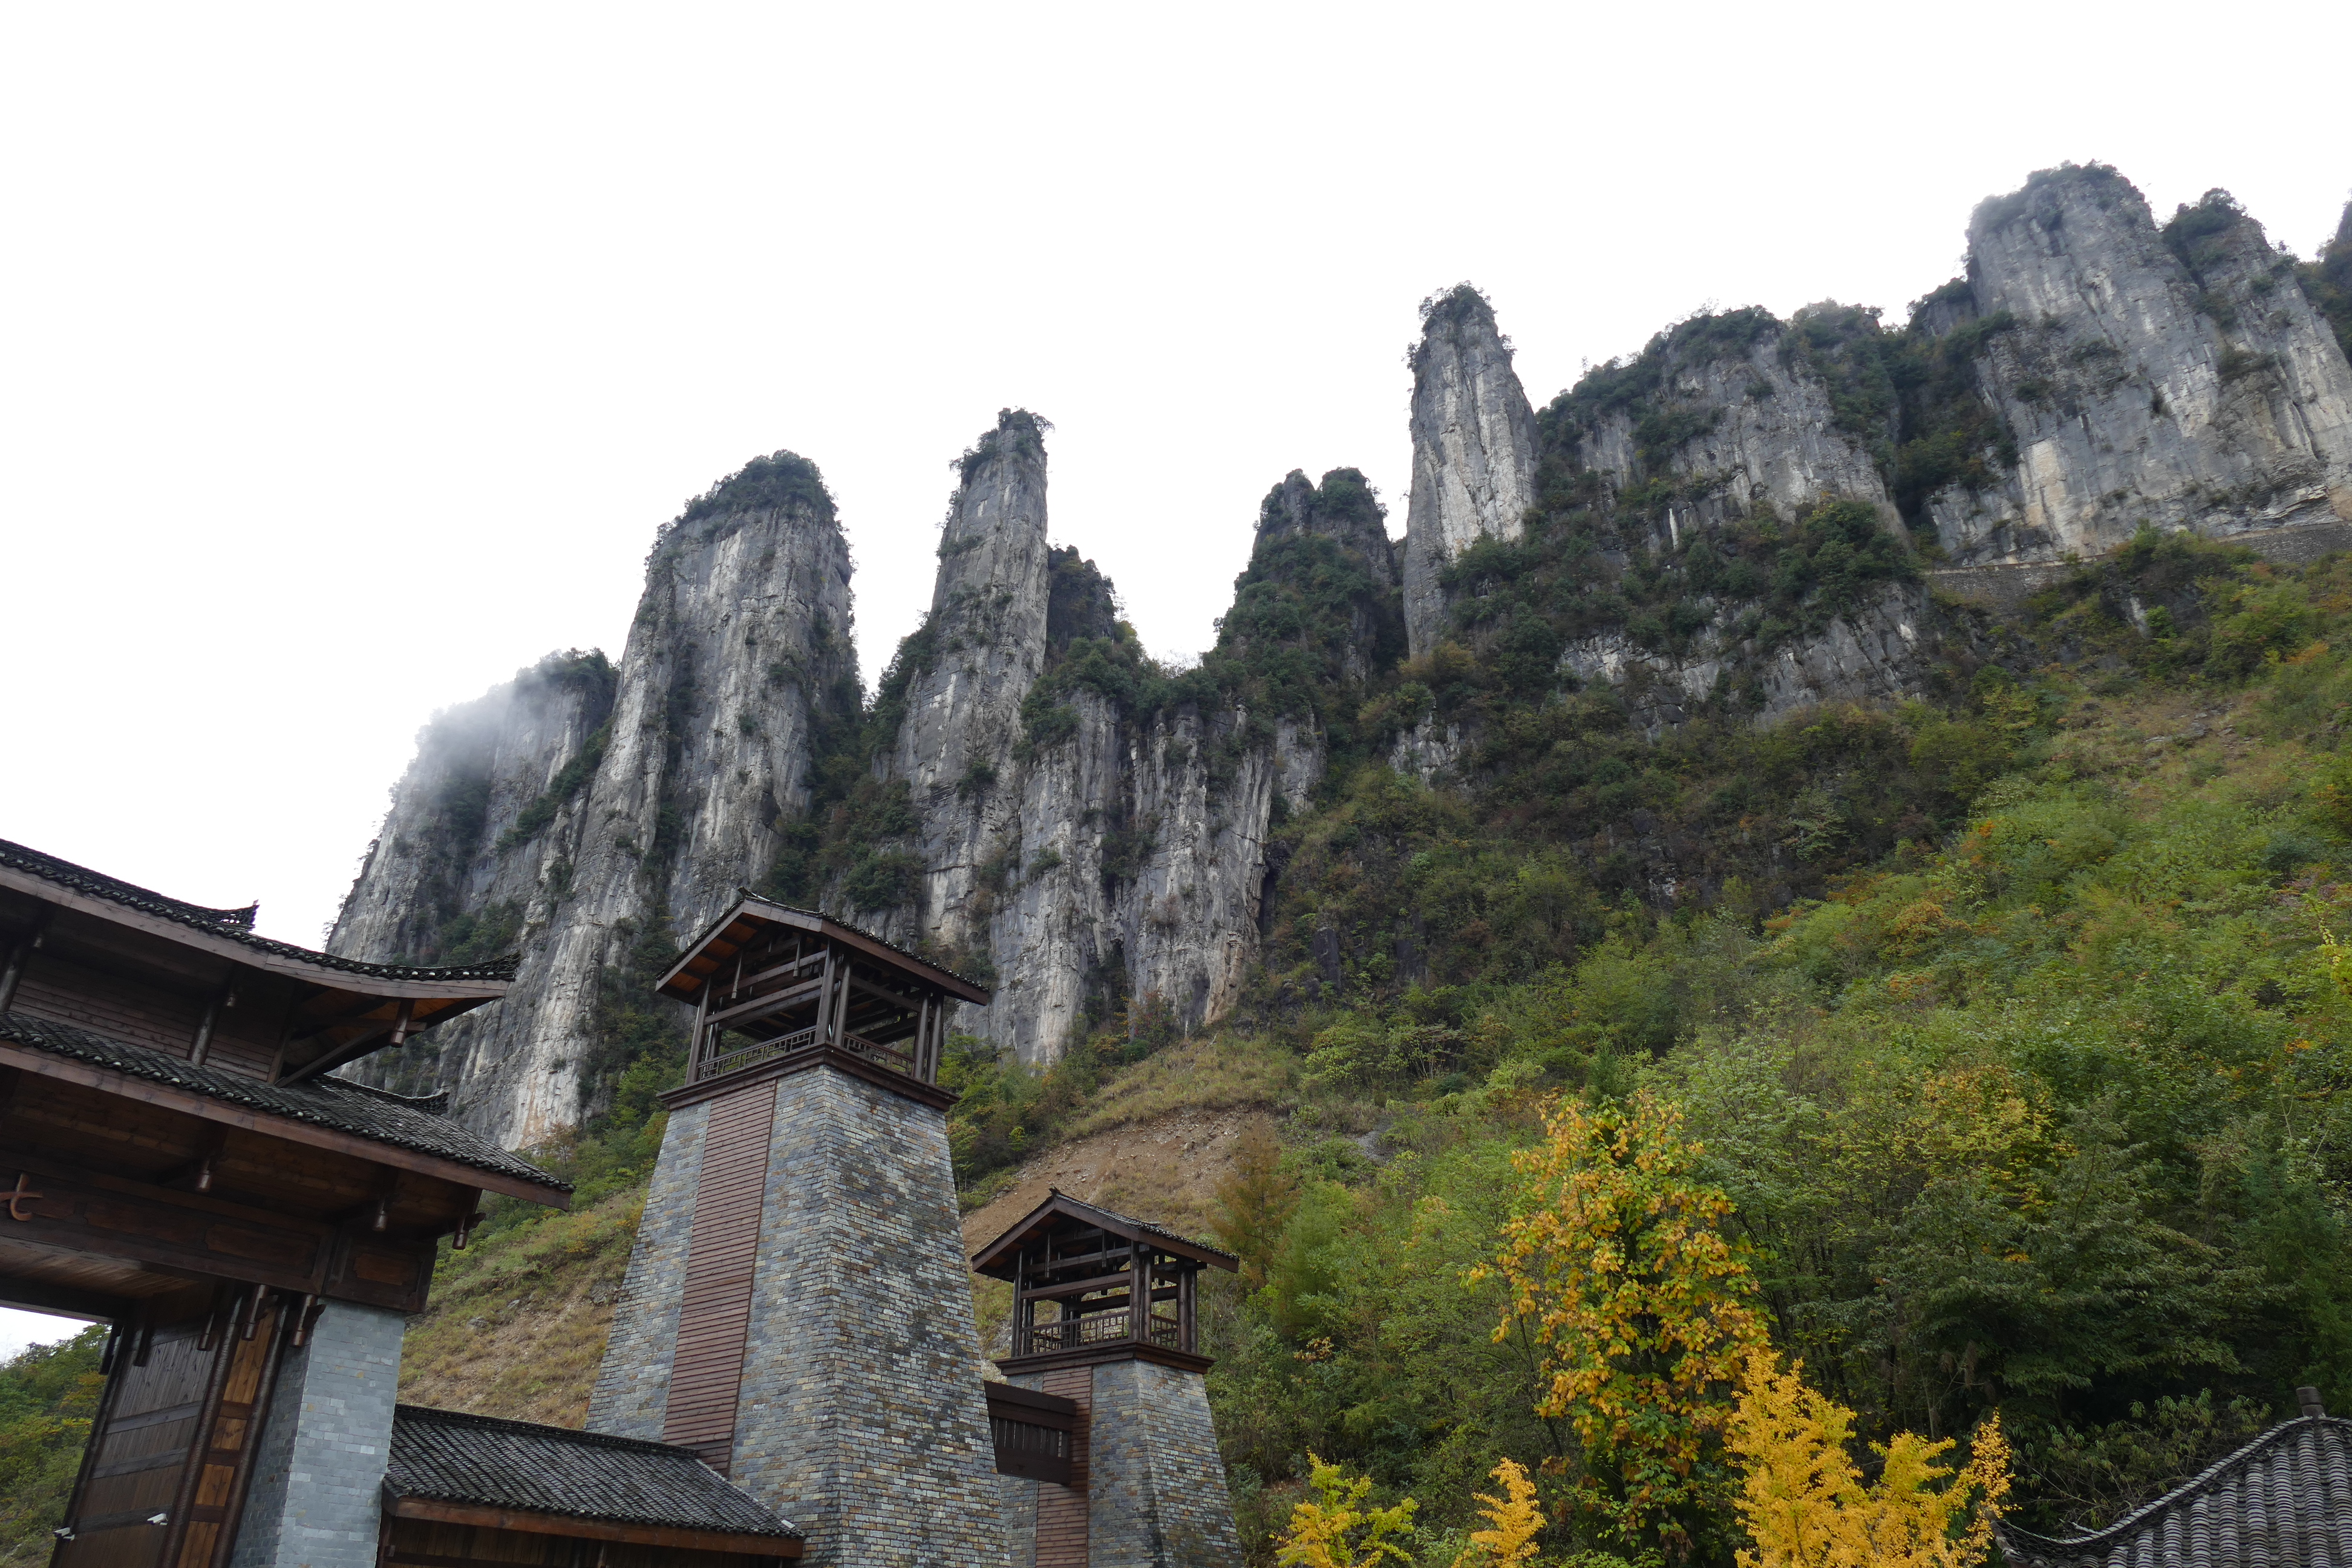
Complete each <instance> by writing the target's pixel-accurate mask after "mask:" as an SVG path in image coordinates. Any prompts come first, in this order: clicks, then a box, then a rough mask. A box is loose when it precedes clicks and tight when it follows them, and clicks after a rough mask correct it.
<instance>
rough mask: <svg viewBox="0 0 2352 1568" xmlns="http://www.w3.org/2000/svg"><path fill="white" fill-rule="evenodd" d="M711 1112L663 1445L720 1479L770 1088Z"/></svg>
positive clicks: (755, 1250)
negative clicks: (686, 1453)
mask: <svg viewBox="0 0 2352 1568" xmlns="http://www.w3.org/2000/svg"><path fill="white" fill-rule="evenodd" d="M709 1114H710V1126H709V1131H707V1132H706V1133H705V1134H704V1139H703V1152H702V1172H701V1176H700V1179H699V1180H698V1182H697V1183H696V1185H695V1194H694V1220H693V1225H692V1228H691V1229H690V1230H689V1232H688V1237H687V1252H686V1287H685V1290H684V1292H683V1295H682V1299H681V1303H680V1308H679V1311H678V1323H677V1348H676V1350H675V1351H673V1352H672V1354H671V1361H670V1377H669V1403H668V1405H667V1409H666V1411H665V1413H664V1415H663V1422H662V1440H663V1441H664V1442H667V1443H675V1444H677V1445H678V1446H679V1447H684V1448H691V1449H693V1450H694V1451H695V1452H696V1453H697V1454H698V1455H700V1456H701V1458H702V1460H703V1462H704V1463H705V1464H708V1465H709V1467H710V1468H712V1469H714V1470H717V1471H718V1472H719V1474H720V1475H725V1474H726V1473H727V1470H728V1466H729V1462H730V1459H731V1458H732V1457H733V1453H734V1447H735V1405H736V1400H737V1398H738V1396H739V1394H740V1391H741V1387H742V1381H743V1353H744V1342H745V1338H746V1336H747V1335H748V1334H749V1333H750V1331H751V1288H752V1285H753V1282H754V1279H755V1275H756V1272H757V1268H758V1263H759V1250H760V1218H761V1209H762V1206H763V1205H764V1201H765V1198H766V1194H767V1185H768V1141H769V1138H770V1135H771V1134H772V1131H774V1126H775V1117H776V1086H775V1084H774V1083H773V1082H769V1083H761V1084H755V1085H752V1086H751V1087H750V1088H747V1089H740V1090H738V1091H737V1092H735V1093H733V1094H730V1095H726V1096H723V1097H722V1098H720V1099H719V1100H713V1101H711V1104H710V1112H709Z"/></svg>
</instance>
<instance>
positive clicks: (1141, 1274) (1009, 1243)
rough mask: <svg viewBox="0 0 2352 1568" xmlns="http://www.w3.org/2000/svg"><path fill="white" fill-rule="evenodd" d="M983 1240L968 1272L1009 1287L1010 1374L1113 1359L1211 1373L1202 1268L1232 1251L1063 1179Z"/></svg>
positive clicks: (1228, 1261) (1220, 1263)
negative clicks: (1111, 1206) (1203, 1328)
mask: <svg viewBox="0 0 2352 1568" xmlns="http://www.w3.org/2000/svg"><path fill="white" fill-rule="evenodd" d="M1048 1191H1049V1192H1050V1193H1051V1194H1052V1195H1051V1196H1049V1197H1048V1198H1046V1200H1045V1202H1044V1203H1042V1204H1040V1205H1037V1207H1036V1208H1034V1209H1033V1210H1032V1211H1030V1213H1029V1214H1028V1215H1027V1216H1026V1217H1024V1218H1023V1219H1021V1220H1019V1221H1018V1222H1016V1223H1015V1224H1014V1225H1013V1228H1012V1229H1010V1230H1008V1231H1006V1232H1005V1233H1004V1234H1003V1236H1000V1237H997V1238H996V1239H995V1240H994V1241H992V1242H991V1243H989V1245H988V1246H987V1247H983V1248H982V1250H981V1251H980V1252H979V1253H978V1254H976V1255H975V1256H974V1257H973V1258H972V1260H971V1267H972V1271H973V1272H974V1273H976V1274H985V1275H988V1276H989V1277H991V1278H992V1279H1002V1280H1003V1281H1005V1282H1006V1283H1007V1284H1009V1285H1011V1286H1012V1287H1013V1353H1012V1354H1011V1355H1010V1356H1007V1357H1006V1358H1004V1360H1003V1362H1002V1363H999V1364H1001V1365H1002V1366H1003V1368H1004V1370H1005V1371H1006V1372H1007V1373H1013V1372H1029V1371H1043V1370H1045V1369H1047V1368H1050V1367H1061V1366H1074V1365H1082V1364H1085V1363H1089V1362H1093V1361H1100V1360H1108V1359H1111V1358H1114V1357H1123V1356H1140V1357H1143V1358H1144V1359H1146V1360H1149V1361H1156V1362H1160V1363H1164V1364H1166V1365H1169V1366H1173V1367H1180V1368H1182V1369H1183V1370H1185V1371H1188V1372H1206V1371H1208V1369H1209V1365H1210V1363H1209V1360H1208V1358H1207V1357H1205V1356H1203V1355H1202V1354H1201V1353H1200V1300H1201V1287H1200V1281H1201V1273H1202V1270H1203V1269H1207V1268H1223V1269H1227V1270H1231V1269H1234V1268H1236V1267H1237V1266H1238V1260H1237V1259H1235V1258H1234V1256H1233V1254H1231V1253H1229V1252H1226V1251H1224V1250H1223V1249H1222V1248H1220V1247H1211V1246H1209V1245H1208V1244H1207V1243H1206V1242H1200V1241H1192V1240H1188V1239H1186V1238H1185V1237H1181V1236H1178V1235H1177V1234H1176V1233H1175V1232H1174V1231H1172V1230H1169V1229H1167V1228H1166V1227H1164V1226H1157V1225H1153V1224H1150V1223H1149V1222H1148V1221H1145V1220H1139V1219H1130V1218H1129V1217H1128V1216H1127V1215H1119V1214H1113V1213H1112V1212H1111V1211H1110V1210H1108V1209H1105V1208H1097V1207H1096V1206H1095V1205H1092V1204H1087V1203H1081V1202H1079V1201H1078V1200H1077V1199H1076V1198H1074V1197H1071V1196H1070V1195H1069V1194H1066V1193H1065V1192H1063V1191H1062V1190H1061V1189H1060V1188H1059V1187H1053V1188H1049V1189H1048Z"/></svg>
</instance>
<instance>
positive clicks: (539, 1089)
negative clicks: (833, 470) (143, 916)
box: [328, 453, 856, 1145]
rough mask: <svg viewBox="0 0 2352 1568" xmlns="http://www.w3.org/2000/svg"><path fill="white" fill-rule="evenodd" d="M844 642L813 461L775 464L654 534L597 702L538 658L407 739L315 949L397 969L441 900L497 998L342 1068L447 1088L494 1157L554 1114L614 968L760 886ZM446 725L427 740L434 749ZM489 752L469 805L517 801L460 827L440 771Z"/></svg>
mask: <svg viewBox="0 0 2352 1568" xmlns="http://www.w3.org/2000/svg"><path fill="white" fill-rule="evenodd" d="M849 631H850V592H849V552H848V546H847V545H846V543H845V542H844V540H843V538H842V535H841V531H840V527H839V525H838V523H837V522H836V521H835V516H834V509H833V502H832V500H831V498H830V497H829V496H828V495H827V494H826V493H825V489H824V482H823V480H822V479H821V478H820V477H819V475H818V474H817V471H816V468H815V467H814V465H813V464H811V463H808V462H807V461H806V460H804V459H803V458H797V457H794V456H793V455H792V454H791V453H778V454H776V455H775V456H774V457H772V458H761V459H758V460H756V461H754V462H753V463H751V465H749V466H748V467H746V468H744V469H743V470H742V471H741V472H740V473H738V474H736V475H734V476H732V477H730V479H727V480H725V481H723V482H721V483H720V484H719V485H718V486H715V487H714V488H713V489H711V490H710V491H709V492H708V493H707V494H705V495H703V496H701V497H699V498H698V499H697V500H694V501H692V502H690V503H689V504H688V507H687V508H686V510H685V511H684V512H683V513H682V514H681V515H680V516H679V518H678V519H677V521H676V522H674V523H671V524H669V525H668V526H667V527H666V528H664V529H663V530H662V531H661V533H660V535H659V537H658V539H657V540H656V543H655V546H654V549H653V552H652V553H651V555H650V556H648V557H647V560H646V586H645V592H644V595H643V596H642V597H641V598H640V600H639V602H638V606H637V614H636V618H635V621H634V623H633V624H632V626H631V627H630V632H629V641H628V647H627V649H626V651H625V654H624V655H623V657H622V659H621V663H620V667H619V668H618V670H617V672H613V673H611V674H610V675H609V676H607V677H606V678H605V679H606V684H605V685H604V687H603V693H604V694H603V696H602V698H601V700H592V699H593V698H594V697H595V692H596V689H597V688H596V684H595V682H593V681H589V680H586V679H585V678H584V677H579V676H562V672H561V671H558V672H557V674H556V675H555V676H551V675H549V674H548V673H546V672H549V671H550V670H551V667H552V666H554V665H555V664H556V661H552V660H551V661H549V663H547V664H542V665H541V667H540V669H539V671H537V672H532V675H531V676H530V677H528V678H525V679H518V681H517V682H516V684H515V686H514V687H513V688H512V689H509V690H507V691H505V692H504V693H498V692H494V693H492V694H491V696H490V697H488V698H486V699H484V700H482V701H481V702H479V703H476V704H473V705H471V706H470V707H469V708H468V709H467V710H460V712H459V714H456V715H450V716H445V719H444V720H443V721H441V722H440V723H438V724H436V726H435V727H434V728H433V729H430V730H428V731H427V732H426V734H427V738H428V742H429V743H427V744H425V745H423V746H421V747H420V752H419V755H418V758H417V761H416V763H415V765H414V766H412V768H411V770H410V772H409V774H408V776H407V777H406V778H404V780H403V781H402V783H401V784H400V786H399V787H398V788H397V789H396V790H395V791H394V805H393V809H392V812H391V814H390V815H389V816H387V818H386V820H385V823H384V826H383V831H382V832H381V833H380V834H379V835H378V837H377V840H376V843H375V845H374V847H373V848H372V849H371V850H370V852H369V855H368V858H367V861H366V863H365V865H364V866H363V867H362V870H361V873H360V876H359V879H358V881H357V882H356V883H355V884H354V885H353V887H352V891H351V893H350V895H349V896H348V897H347V899H346V900H345V902H344V907H343V912H342V915H341V919H339V920H338V921H337V922H336V927H335V931H334V932H333V934H332V936H331V938H330V939H329V942H328V950H329V951H330V952H340V953H348V954H350V955H352V956H353V957H359V958H369V959H394V958H401V957H405V956H411V955H412V953H413V950H414V944H415V942H416V941H417V940H418V936H419V934H420V932H421V931H423V929H424V923H425V922H426V921H436V920H438V921H440V924H439V925H438V926H436V930H445V931H446V930H448V929H451V928H450V923H449V921H448V920H447V919H446V917H441V916H438V915H437V914H436V911H437V910H442V909H444V908H453V907H454V908H455V910H456V911H457V919H458V921H459V922H461V923H460V925H459V926H458V928H457V929H459V930H460V931H463V930H464V929H465V928H463V926H462V921H464V920H466V919H471V920H473V921H475V922H476V928H475V929H474V931H473V932H472V937H473V940H475V941H477V942H478V941H480V940H481V936H482V927H483V925H484V922H494V923H495V925H496V927H497V929H499V931H500V934H501V935H503V936H506V937H509V938H510V939H511V941H512V942H513V943H515V944H517V945H519V946H520V951H521V953H522V958H523V963H522V969H521V973H520V976H519V978H518V981H517V984H516V986H515V989H514V991H513V992H512V993H510V994H509V996H508V998H507V1000H506V1001H505V1002H504V1003H503V1004H502V1005H499V1006H497V1007H493V1008H485V1009H483V1010H482V1011H481V1012H479V1013H478V1014H472V1015H469V1016H467V1017H465V1018H463V1019H460V1020H458V1021H457V1022H456V1023H454V1024H452V1025H450V1026H447V1027H446V1028H443V1029H439V1030H436V1031H435V1032H434V1033H433V1034H432V1035H430V1036H427V1037H424V1038H423V1039H420V1040H419V1041H417V1042H416V1043H415V1045H413V1046H411V1047H406V1048H404V1050H402V1051H400V1052H394V1053H384V1054H382V1055H379V1056H377V1057H374V1058H370V1059H369V1061H368V1062H366V1063H364V1064H362V1065H361V1066H360V1067H359V1068H354V1069H353V1072H354V1074H355V1075H364V1076H365V1077H366V1078H367V1079H369V1080H371V1081H376V1082H380V1083H385V1084H391V1085H398V1086H400V1087H403V1088H406V1089H428V1088H440V1089H450V1090H452V1091H454V1093H453V1100H454V1103H455V1106H456V1108H457V1111H458V1113H459V1114H461V1115H463V1116H464V1117H465V1118H466V1119H467V1121H469V1122H470V1123H471V1124H473V1125H474V1126H476V1127H478V1128H479V1129H481V1130H482V1131H485V1132H487V1133H488V1134H489V1135H491V1136H493V1137H495V1138H498V1139H499V1140H500V1141H501V1142H506V1143H508V1144H509V1145H520V1144H528V1143H531V1142H538V1141H539V1140H541V1139H543V1138H545V1137H547V1136H548V1135H550V1134H551V1133H553V1132H555V1131H559V1130H561V1129H562V1128H565V1127H568V1126H571V1125H572V1124H573V1123H575V1122H576V1121H578V1120H579V1119H580V1117H581V1116H582V1114H583V1112H584V1111H585V1110H587V1109H588V1106H587V1104H586V1103H585V1097H586V1096H587V1095H589V1094H593V1092H594V1091H596V1090H597V1089H600V1088H603V1087H604V1085H602V1084H601V1083H600V1082H599V1079H600V1077H601V1076H602V1074H603V1072H604V1070H605V1069H608V1068H617V1067H618V1066H620V1065H622V1063H621V1060H620V1059H619V1057H620V1055H621V1054H624V1053H625V1052H626V1051H627V1050H628V1049H629V1048H630V1047H629V1043H628V1042H625V1041H622V1040H619V1039H616V1038H615V1033H616V1029H617V1025H616V1021H615V1019H614V1016H612V1014H613V1008H614V999H615V994H616V984H615V982H616V978H617V977H618V976H619V975H621V974H622V973H624V972H625V970H626V969H627V968H628V967H629V966H630V965H631V964H632V963H636V964H637V965H638V966H639V967H643V966H644V965H645V964H646V963H654V964H658V963H660V960H661V958H662V955H663V954H664V953H666V952H667V951H668V950H669V947H670V945H671V944H672V943H673V942H674V941H675V939H676V937H677V936H679V935H685V934H690V933H691V932H692V931H694V930H695V929H697V928H698V927H699V926H700V925H701V924H702V923H704V922H705V921H709V920H710V919H711V918H713V917H714V916H715V915H717V914H718V913H719V910H721V909H722V908H723V907H724V906H725V905H726V903H727V902H728V901H729V900H730V899H731V898H732V897H733V896H734V893H735V890H736V889H738V888H739V887H740V886H742V885H744V884H747V883H750V882H753V881H756V880H758V879H760V878H761V876H762V875H763V874H764V873H765V871H766V869H767V867H768V865H769V863H770V861H771V860H772V859H773V858H774V856H775V853H776V847H777V837H776V832H775V829H776V826H777V824H778V820H779V818H780V817H781V816H783V815H784V814H786V813H788V812H792V811H794V810H796V809H798V808H799V806H800V805H802V804H803V802H804V801H805V799H806V797H807V791H808V770H809V766H810V761H811V757H812V754H813V749H814V748H813V744H812V736H813V731H814V729H815V728H816V726H818V725H820V724H822V723H824V722H827V721H833V720H835V719H838V718H841V717H843V715H841V714H840V713H839V711H838V710H840V709H841V707H842V706H843V704H844V701H845V700H846V701H847V702H848V704H849V707H850V709H851V715H850V716H853V717H854V707H855V693H856V674H855V666H854V664H853V662H852V655H851V650H850V642H849ZM594 664H595V665H596V666H597V667H598V668H601V667H602V664H603V661H602V659H601V658H597V659H595V660H594ZM558 677H561V679H558ZM551 679H553V680H555V682H556V684H557V685H558V686H559V687H562V689H567V690H569V689H572V687H579V688H580V689H581V690H582V696H581V697H580V698H579V700H578V703H577V705H576V707H567V706H556V707H551V706H550V704H549V700H547V699H545V698H541V697H537V696H535V695H534V694H535V693H537V692H539V691H540V690H541V689H543V688H545V687H546V686H547V685H548V684H549V682H550V680H551ZM567 680H568V681H569V682H570V684H569V685H566V684H565V682H566V681H567ZM567 701H569V699H567ZM600 708H601V709H603V710H608V711H600ZM592 714H593V715H594V716H595V717H594V721H593V724H592V722H591V715H592ZM452 719H457V720H459V722H457V723H455V724H452V723H451V722H450V721H451V720H452ZM445 727H446V735H447V736H448V737H449V741H450V743H447V744H444V743H441V742H437V741H433V740H432V739H431V738H432V737H435V736H436V734H440V733H442V732H444V731H445ZM460 737H468V738H469V739H467V740H466V742H465V743H464V744H457V743H456V742H457V740H458V739H459V738H460ZM501 756H509V757H513V758H516V759H518V764H517V765H518V766H519V767H520V773H515V777H516V778H517V779H519V780H520V782H518V783H515V784H510V785H509V787H508V788H507V789H506V790H505V793H504V794H503V795H501V794H500V793H499V790H498V789H496V788H492V789H490V790H489V794H488V798H490V799H491V800H492V801H501V800H503V801H506V802H509V803H519V804H514V806H513V810H512V812H511V815H507V814H505V812H504V811H503V809H501V810H500V811H496V812H487V811H486V812H484V813H483V814H482V815H481V816H480V819H479V826H476V827H474V828H473V829H472V831H471V832H470V834H468V833H467V832H465V831H461V830H460V829H462V828H463V826H464V825H465V823H467V822H468V821H471V820H473V819H472V818H471V817H470V816H467V812H466V811H465V810H453V808H452V806H451V805H450V804H449V803H450V802H452V801H453V800H462V799H464V798H468V797H466V796H464V795H462V794H453V792H452V789H451V787H450V785H449V784H448V782H447V781H449V780H452V779H460V778H465V779H470V778H474V777H477V776H490V777H498V776H500V775H499V774H497V773H496V772H495V770H494V769H493V771H492V772H491V773H488V775H484V774H483V773H482V772H481V770H480V769H479V768H478V766H477V764H476V763H474V762H473V761H472V759H475V758H480V757H488V758H497V757H501ZM468 769H473V770H474V771H472V772H468V771H467V770H468ZM509 772H510V773H513V772H514V770H513V769H509ZM525 784H530V785H534V786H536V790H537V793H535V794H533V795H530V797H529V798H528V799H523V798H522V789H523V786H524V785H525ZM469 787H470V786H469ZM453 824H454V825H456V826H454V827H453V826H452V825H453ZM443 866H450V867H456V868H460V870H461V872H462V883H461V886H462V889H464V890H463V891H461V892H460V893H459V894H458V895H457V898H456V900H454V905H453V904H452V902H451V901H450V900H439V901H436V892H435V887H436V884H435V883H434V882H433V880H432V877H433V874H434V868H436V867H443ZM403 944H409V947H408V949H407V950H404V947H403ZM501 945H505V943H503V942H502V943H501Z"/></svg>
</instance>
